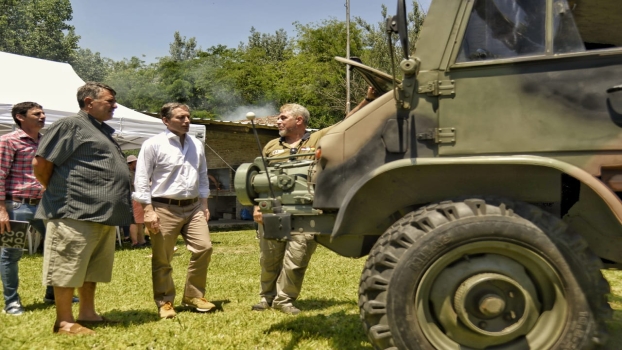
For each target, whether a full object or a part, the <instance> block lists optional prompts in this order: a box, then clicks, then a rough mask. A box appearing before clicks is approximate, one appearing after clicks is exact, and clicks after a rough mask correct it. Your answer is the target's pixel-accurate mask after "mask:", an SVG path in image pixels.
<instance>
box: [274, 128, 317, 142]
mask: <svg viewBox="0 0 622 350" xmlns="http://www.w3.org/2000/svg"><path fill="white" fill-rule="evenodd" d="M309 137H311V133H309V132H308V131H307V132H305V134H304V135H302V138H301V139H300V143H303V142H305V141H307V140H308V139H309ZM279 143H280V144H283V143H285V136H281V138H279Z"/></svg>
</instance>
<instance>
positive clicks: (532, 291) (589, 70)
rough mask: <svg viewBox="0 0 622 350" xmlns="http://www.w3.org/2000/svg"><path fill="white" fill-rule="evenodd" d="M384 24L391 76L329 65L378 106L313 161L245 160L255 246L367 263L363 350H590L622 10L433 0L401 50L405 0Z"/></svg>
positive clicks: (621, 212) (612, 253)
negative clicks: (369, 91) (267, 241)
mask: <svg viewBox="0 0 622 350" xmlns="http://www.w3.org/2000/svg"><path fill="white" fill-rule="evenodd" d="M387 26H388V29H389V31H393V32H397V33H398V35H399V39H398V40H399V41H400V42H401V46H402V47H403V48H405V50H404V52H405V53H407V54H404V57H403V59H402V61H401V63H400V64H399V67H400V68H401V71H402V72H401V73H402V74H400V78H401V79H400V80H398V79H395V78H394V77H393V76H391V75H388V74H385V73H382V72H379V71H377V70H375V69H372V68H370V67H366V66H364V65H363V64H360V63H357V62H354V61H348V60H345V59H341V58H338V60H340V61H342V62H344V63H347V64H349V65H351V67H353V69H354V70H356V71H358V72H360V73H361V74H362V75H363V77H364V78H365V79H366V80H367V82H368V83H369V84H370V85H372V86H373V87H374V88H375V89H376V90H377V91H379V92H380V93H382V95H381V96H380V97H379V98H377V99H376V100H374V101H373V102H371V103H370V104H368V105H367V106H366V107H364V108H362V109H361V110H359V111H358V112H356V113H355V114H353V115H352V116H351V117H349V118H347V119H345V120H344V121H342V122H340V123H338V124H336V125H334V126H333V127H332V128H331V129H330V130H329V131H328V132H327V134H326V135H325V136H324V137H323V138H322V139H321V140H320V143H319V146H318V149H317V150H316V152H315V159H313V160H305V159H303V158H302V157H301V158H296V155H293V156H285V157H281V158H282V159H280V160H282V162H280V163H276V164H275V163H273V162H271V163H270V165H269V166H265V165H264V162H263V161H262V160H261V159H259V158H258V160H257V161H255V162H254V163H252V164H244V165H243V166H242V167H240V168H239V170H238V171H237V175H236V178H235V186H236V190H237V193H238V198H239V199H240V201H241V202H242V203H244V204H248V205H250V204H254V205H259V206H260V208H261V210H262V212H263V213H264V214H263V216H264V219H263V220H264V223H265V225H266V226H265V229H266V235H270V237H269V238H272V239H287V237H288V236H289V235H293V234H297V233H312V234H314V235H315V239H316V240H317V241H318V242H319V243H321V244H322V245H324V246H325V247H327V248H329V249H331V250H333V251H334V252H336V253H338V254H340V255H343V256H347V257H363V256H366V255H367V256H368V258H367V261H366V263H365V267H364V270H363V272H362V276H361V279H360V288H359V307H360V314H361V319H362V322H363V325H364V328H365V331H366V332H367V334H368V337H369V339H370V341H371V343H372V344H373V346H374V347H375V348H377V349H392V348H398V349H593V348H599V347H602V345H603V344H605V342H606V340H607V327H606V321H607V320H608V319H609V318H610V317H611V315H612V310H611V308H610V306H609V304H608V302H607V294H608V293H609V286H608V284H607V282H606V280H605V279H604V278H603V276H602V274H601V271H600V270H601V269H602V268H613V269H615V268H620V267H621V266H622V202H621V201H620V198H619V196H618V193H619V192H621V191H622V3H621V2H620V1H619V0H433V1H432V3H431V6H430V8H429V11H428V13H427V16H426V19H425V21H424V24H423V26H422V29H421V32H420V37H419V39H418V41H417V43H416V47H415V48H414V49H413V50H412V51H411V50H409V49H408V47H409V46H408V45H409V43H408V36H407V34H406V28H407V23H406V6H405V2H404V1H403V0H400V1H398V10H397V15H396V16H395V17H393V18H391V19H389V20H388V23H387ZM393 35H395V33H394V34H393ZM408 53H410V54H408ZM297 156H305V155H304V154H303V155H300V154H299V155H297ZM307 156H308V154H307ZM290 157H291V158H292V159H291V160H290V159H289V158H290ZM316 263H321V262H316Z"/></svg>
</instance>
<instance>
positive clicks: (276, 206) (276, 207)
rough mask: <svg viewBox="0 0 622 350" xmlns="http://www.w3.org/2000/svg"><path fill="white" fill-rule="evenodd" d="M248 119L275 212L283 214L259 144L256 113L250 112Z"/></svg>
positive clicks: (247, 115) (247, 114)
mask: <svg viewBox="0 0 622 350" xmlns="http://www.w3.org/2000/svg"><path fill="white" fill-rule="evenodd" d="M246 119H248V120H250V122H251V126H252V127H253V133H255V140H256V141H257V148H258V149H259V154H261V161H262V162H263V168H264V171H265V172H266V178H267V179H268V188H269V189H270V197H272V198H273V199H274V207H273V208H274V212H275V213H280V212H281V203H280V202H279V201H277V200H276V197H275V196H274V190H273V189H272V182H271V181H270V174H269V173H268V163H267V162H266V158H265V157H264V155H263V149H262V148H261V142H259V135H257V128H255V113H253V112H248V113H246Z"/></svg>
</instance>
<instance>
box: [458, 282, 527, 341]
mask: <svg viewBox="0 0 622 350" xmlns="http://www.w3.org/2000/svg"><path fill="white" fill-rule="evenodd" d="M526 294H527V293H526V292H525V291H524V290H523V289H522V288H521V286H520V285H518V283H517V282H516V281H514V280H512V279H511V278H508V277H506V276H504V275H501V274H497V273H481V274H477V275H474V276H472V277H469V278H468V279H467V280H466V281H464V282H463V283H462V284H461V285H460V287H459V288H458V289H457V290H456V293H455V294H454V309H455V310H456V313H457V314H458V317H459V319H460V321H462V323H464V324H465V325H466V326H467V327H468V328H469V329H471V330H472V331H474V332H476V333H479V334H482V335H487V336H502V335H506V334H508V333H511V332H512V331H514V330H515V328H516V327H517V326H518V325H520V324H521V323H522V322H524V320H525V318H526V317H525V316H526V315H525V313H526V312H529V310H526V308H525V303H526V301H525V300H526V299H527V298H529V296H527V295H526Z"/></svg>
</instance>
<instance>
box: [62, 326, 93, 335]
mask: <svg viewBox="0 0 622 350" xmlns="http://www.w3.org/2000/svg"><path fill="white" fill-rule="evenodd" d="M53 332H54V333H56V334H66V335H92V334H95V332H93V331H92V330H90V329H88V328H86V327H84V326H82V325H80V324H79V323H74V324H73V325H71V327H69V330H68V331H66V330H64V329H62V328H60V326H56V325H55V326H54V329H53Z"/></svg>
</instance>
